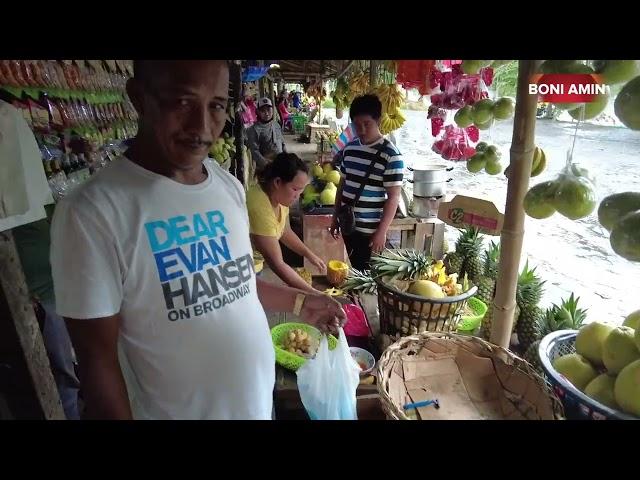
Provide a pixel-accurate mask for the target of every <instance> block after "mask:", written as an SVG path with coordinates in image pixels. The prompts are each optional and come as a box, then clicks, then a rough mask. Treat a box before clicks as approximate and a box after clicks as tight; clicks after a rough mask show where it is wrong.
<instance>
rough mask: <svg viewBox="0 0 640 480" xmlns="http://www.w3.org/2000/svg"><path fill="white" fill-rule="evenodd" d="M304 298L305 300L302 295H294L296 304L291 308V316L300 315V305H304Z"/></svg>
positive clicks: (304, 296)
mask: <svg viewBox="0 0 640 480" xmlns="http://www.w3.org/2000/svg"><path fill="white" fill-rule="evenodd" d="M305 298H307V296H306V295H305V294H304V293H298V294H297V295H296V303H295V304H294V306H293V314H294V315H300V312H301V311H302V305H303V304H304V300H305Z"/></svg>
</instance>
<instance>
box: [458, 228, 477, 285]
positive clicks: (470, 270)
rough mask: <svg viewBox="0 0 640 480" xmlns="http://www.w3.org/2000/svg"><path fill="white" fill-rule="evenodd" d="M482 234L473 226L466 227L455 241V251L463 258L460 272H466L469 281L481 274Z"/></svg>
mask: <svg viewBox="0 0 640 480" xmlns="http://www.w3.org/2000/svg"><path fill="white" fill-rule="evenodd" d="M481 248H482V236H481V235H480V230H479V229H477V228H474V227H469V228H466V229H465V230H464V231H463V232H462V235H460V238H458V241H457V242H456V252H458V253H460V254H461V255H462V256H463V258H464V263H463V264H462V271H461V272H460V273H461V274H464V273H467V274H468V275H469V278H470V279H471V281H474V282H475V280H476V278H477V277H479V276H480V275H482V272H483V263H482V259H481V258H480V249H481Z"/></svg>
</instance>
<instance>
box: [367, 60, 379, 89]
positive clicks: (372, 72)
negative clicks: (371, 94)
mask: <svg viewBox="0 0 640 480" xmlns="http://www.w3.org/2000/svg"><path fill="white" fill-rule="evenodd" d="M377 84H378V60H370V61H369V88H370V89H373V88H375V87H376V86H377Z"/></svg>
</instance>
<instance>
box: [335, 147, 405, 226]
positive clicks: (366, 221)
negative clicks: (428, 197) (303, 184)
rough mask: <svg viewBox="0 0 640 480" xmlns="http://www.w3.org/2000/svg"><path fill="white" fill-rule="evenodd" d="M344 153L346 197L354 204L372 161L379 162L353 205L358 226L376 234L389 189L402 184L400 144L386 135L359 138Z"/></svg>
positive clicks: (343, 165)
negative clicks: (364, 142) (366, 142)
mask: <svg viewBox="0 0 640 480" xmlns="http://www.w3.org/2000/svg"><path fill="white" fill-rule="evenodd" d="M343 154H344V157H343V160H342V163H341V164H340V172H341V173H342V175H343V176H344V178H345V181H344V186H343V188H342V198H343V203H346V204H353V200H354V198H355V196H356V194H357V193H358V190H359V189H360V186H361V185H362V180H363V179H364V176H365V175H366V174H367V171H368V169H369V166H370V165H371V162H372V161H374V162H375V165H374V167H373V170H372V171H371V174H370V175H369V178H367V180H366V186H365V187H364V190H363V191H362V194H361V195H360V198H359V199H358V202H357V203H356V205H354V208H353V211H354V215H355V218H356V230H357V231H359V232H362V233H366V234H372V233H374V232H375V231H376V229H377V228H378V224H379V223H380V219H381V218H382V210H383V208H384V203H385V202H386V201H387V192H386V190H385V189H386V188H389V187H398V186H402V175H403V172H404V162H403V161H402V157H401V155H400V151H399V150H398V148H397V147H396V146H395V145H394V144H393V143H391V142H390V141H389V140H386V139H384V138H381V139H380V140H378V141H377V142H374V143H372V144H370V145H362V144H361V143H360V140H359V139H356V140H353V141H352V142H349V143H348V144H347V146H346V147H345V148H344V151H343Z"/></svg>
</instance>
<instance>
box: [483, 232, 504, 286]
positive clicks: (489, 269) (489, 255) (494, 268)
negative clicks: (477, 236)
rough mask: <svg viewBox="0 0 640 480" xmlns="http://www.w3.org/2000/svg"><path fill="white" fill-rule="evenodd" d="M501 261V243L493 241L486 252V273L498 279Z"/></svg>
mask: <svg viewBox="0 0 640 480" xmlns="http://www.w3.org/2000/svg"><path fill="white" fill-rule="evenodd" d="M499 262H500V244H499V243H495V242H493V241H492V242H491V243H490V244H489V248H488V249H486V250H485V252H484V274H485V275H486V276H487V277H489V278H491V279H493V280H495V279H497V278H498V263H499Z"/></svg>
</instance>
